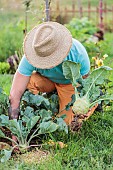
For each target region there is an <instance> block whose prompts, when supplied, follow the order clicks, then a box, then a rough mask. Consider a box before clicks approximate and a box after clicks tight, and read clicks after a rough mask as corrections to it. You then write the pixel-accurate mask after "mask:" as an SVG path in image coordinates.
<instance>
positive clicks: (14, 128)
mask: <svg viewBox="0 0 113 170" xmlns="http://www.w3.org/2000/svg"><path fill="white" fill-rule="evenodd" d="M9 129H10V130H11V132H12V133H13V134H14V135H16V136H17V137H19V138H20V136H21V135H22V129H21V126H20V123H19V121H17V120H16V119H13V120H9Z"/></svg>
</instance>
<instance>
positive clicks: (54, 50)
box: [24, 22, 72, 69]
mask: <svg viewBox="0 0 113 170" xmlns="http://www.w3.org/2000/svg"><path fill="white" fill-rule="evenodd" d="M71 45H72V36H71V34H70V32H69V30H68V29H67V28H66V27H65V26H63V25H61V24H59V23H57V22H44V23H42V24H40V25H38V26H36V27H34V28H33V29H32V30H31V31H30V32H29V33H28V34H27V36H26V37H25V40H24V53H25V56H26V58H27V59H28V61H29V63H30V64H32V65H33V66H34V67H37V68H41V69H49V68H52V67H55V66H57V65H59V64H60V63H61V62H62V61H63V59H64V58H65V57H66V56H67V55H68V53H69V51H70V48H71Z"/></svg>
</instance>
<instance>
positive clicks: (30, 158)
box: [19, 150, 49, 164]
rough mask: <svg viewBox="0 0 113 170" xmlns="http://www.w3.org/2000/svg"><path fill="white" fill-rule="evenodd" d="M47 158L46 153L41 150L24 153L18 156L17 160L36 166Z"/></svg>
mask: <svg viewBox="0 0 113 170" xmlns="http://www.w3.org/2000/svg"><path fill="white" fill-rule="evenodd" d="M48 156H49V152H48V151H41V150H33V151H31V152H26V153H24V154H20V156H19V160H20V161H21V160H22V161H23V162H25V163H27V164H38V163H40V162H41V161H43V160H45V159H47V157H48Z"/></svg>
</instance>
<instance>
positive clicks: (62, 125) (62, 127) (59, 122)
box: [56, 118, 68, 134]
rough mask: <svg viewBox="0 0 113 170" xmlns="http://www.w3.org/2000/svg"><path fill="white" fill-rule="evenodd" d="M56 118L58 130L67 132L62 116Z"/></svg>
mask: <svg viewBox="0 0 113 170" xmlns="http://www.w3.org/2000/svg"><path fill="white" fill-rule="evenodd" d="M56 120H57V122H56V123H57V125H58V126H59V128H58V130H60V131H65V132H66V134H67V133H68V126H67V124H66V123H65V122H64V120H63V119H62V118H56Z"/></svg>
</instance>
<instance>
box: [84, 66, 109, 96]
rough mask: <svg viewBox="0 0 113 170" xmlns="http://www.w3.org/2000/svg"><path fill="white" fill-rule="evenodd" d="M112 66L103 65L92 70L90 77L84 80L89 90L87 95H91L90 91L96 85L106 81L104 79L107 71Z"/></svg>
mask: <svg viewBox="0 0 113 170" xmlns="http://www.w3.org/2000/svg"><path fill="white" fill-rule="evenodd" d="M111 70H112V68H110V67H108V66H102V67H99V68H97V69H95V70H93V71H92V73H91V74H90V75H89V77H88V78H87V79H86V80H85V81H84V83H85V84H86V86H87V88H88V91H87V94H86V95H89V92H90V91H91V90H92V89H93V88H95V85H100V84H103V83H104V80H105V78H106V76H107V71H111Z"/></svg>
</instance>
